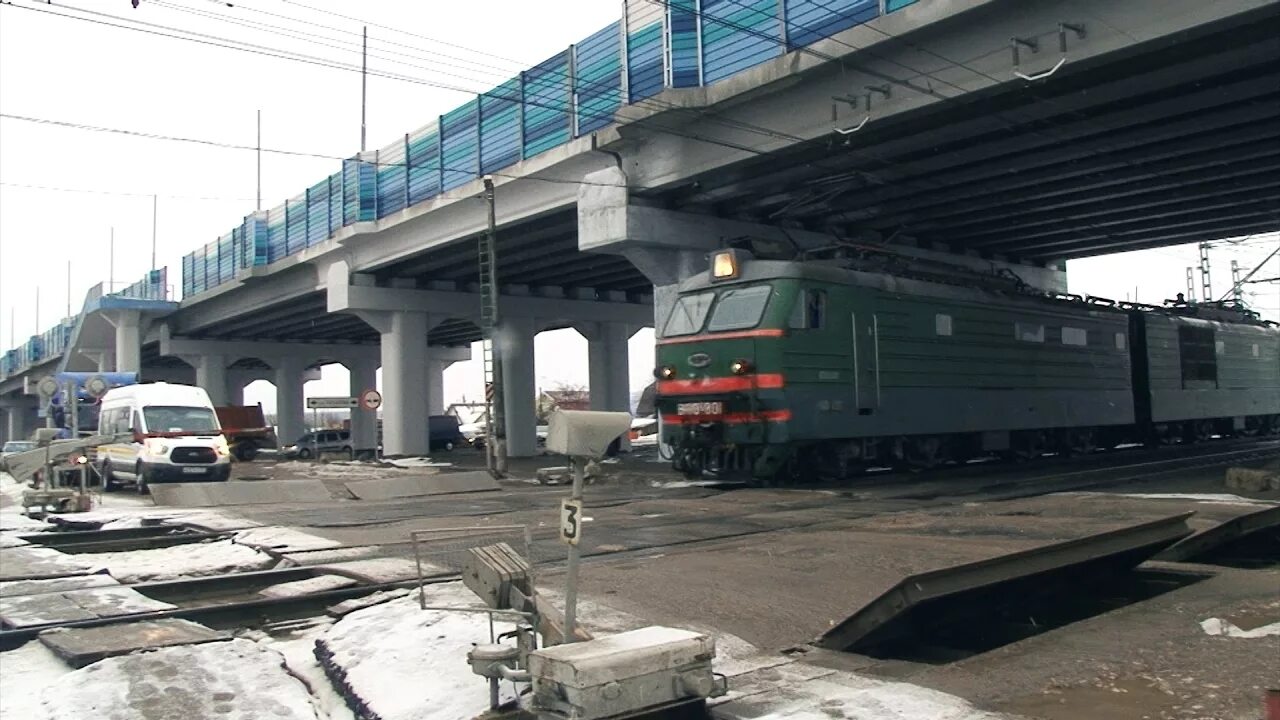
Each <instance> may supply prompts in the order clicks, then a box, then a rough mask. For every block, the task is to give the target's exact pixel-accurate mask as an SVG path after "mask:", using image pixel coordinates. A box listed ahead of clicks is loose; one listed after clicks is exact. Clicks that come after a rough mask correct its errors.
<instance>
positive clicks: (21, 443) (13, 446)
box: [0, 440, 36, 472]
mask: <svg viewBox="0 0 1280 720" xmlns="http://www.w3.org/2000/svg"><path fill="white" fill-rule="evenodd" d="M35 449H36V444H35V443H34V442H31V441H30V440H10V441H9V442H7V443H5V444H4V447H3V448H0V470H2V471H4V472H8V471H9V466H8V464H7V463H5V461H4V459H5V458H7V457H9V456H10V455H16V454H18V453H21V452H26V451H28V450H35Z"/></svg>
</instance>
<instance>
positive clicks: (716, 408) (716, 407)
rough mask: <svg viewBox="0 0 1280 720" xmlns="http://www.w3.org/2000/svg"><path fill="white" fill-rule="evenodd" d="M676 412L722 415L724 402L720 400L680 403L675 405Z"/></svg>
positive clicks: (680, 413) (681, 413) (682, 413)
mask: <svg viewBox="0 0 1280 720" xmlns="http://www.w3.org/2000/svg"><path fill="white" fill-rule="evenodd" d="M676 413H677V414H679V415H723V414H724V403H722V402H692V403H680V404H679V405H676Z"/></svg>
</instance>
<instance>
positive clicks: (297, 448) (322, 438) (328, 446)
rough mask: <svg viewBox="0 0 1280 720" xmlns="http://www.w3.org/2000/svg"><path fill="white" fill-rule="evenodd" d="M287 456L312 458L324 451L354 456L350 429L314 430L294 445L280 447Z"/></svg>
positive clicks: (303, 458)
mask: <svg viewBox="0 0 1280 720" xmlns="http://www.w3.org/2000/svg"><path fill="white" fill-rule="evenodd" d="M280 452H281V453H283V454H284V456H285V457H286V458H298V459H299V460H310V459H311V458H314V457H319V456H320V455H322V454H324V453H341V454H343V455H346V456H347V457H348V458H350V457H352V451H351V432H350V431H349V430H312V431H311V432H309V433H307V434H306V435H303V436H302V437H300V438H298V441H297V442H296V443H294V444H292V445H286V446H285V447H283V448H281V449H280Z"/></svg>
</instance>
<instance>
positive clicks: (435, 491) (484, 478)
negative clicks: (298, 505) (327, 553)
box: [346, 470, 498, 500]
mask: <svg viewBox="0 0 1280 720" xmlns="http://www.w3.org/2000/svg"><path fill="white" fill-rule="evenodd" d="M346 488H347V490H348V491H349V492H350V493H351V494H352V495H354V496H356V497H357V498H359V499H361V500H390V499H393V498H402V497H423V496H427V495H445V494H449V493H467V492H479V491H484V490H497V489H498V481H497V480H494V479H493V476H492V475H490V474H489V473H487V472H485V471H483V470H474V471H470V472H458V473H439V474H437V475H412V476H408V477H390V478H386V479H378V480H352V481H350V482H348V483H346Z"/></svg>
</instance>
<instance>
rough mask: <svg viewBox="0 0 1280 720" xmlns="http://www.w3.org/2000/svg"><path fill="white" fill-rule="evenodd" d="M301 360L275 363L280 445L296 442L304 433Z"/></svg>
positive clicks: (288, 359)
mask: <svg viewBox="0 0 1280 720" xmlns="http://www.w3.org/2000/svg"><path fill="white" fill-rule="evenodd" d="M305 366H306V363H305V362H304V361H303V360H302V359H301V358H296V357H288V356H286V357H282V358H280V359H279V360H277V361H276V362H275V385H276V435H277V436H278V437H279V438H280V443H281V445H289V444H292V443H293V442H296V441H297V439H298V438H300V437H302V434H303V433H304V432H306V428H307V426H306V416H305V410H306V409H305V408H304V407H303V399H302V383H303V376H302V371H303V369H304V368H305Z"/></svg>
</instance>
